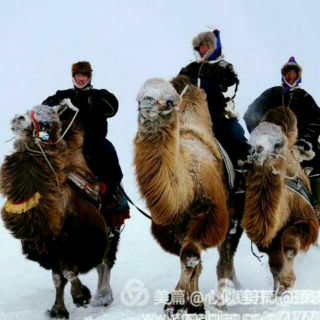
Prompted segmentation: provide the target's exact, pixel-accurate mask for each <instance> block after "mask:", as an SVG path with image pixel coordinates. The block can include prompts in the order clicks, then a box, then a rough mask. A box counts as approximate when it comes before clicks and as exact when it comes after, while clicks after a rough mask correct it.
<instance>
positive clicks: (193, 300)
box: [188, 261, 205, 314]
mask: <svg viewBox="0 0 320 320" xmlns="http://www.w3.org/2000/svg"><path fill="white" fill-rule="evenodd" d="M201 271H202V263H201V261H200V262H199V264H197V265H196V267H195V268H194V270H193V274H192V276H191V280H190V291H191V293H193V296H191V297H190V305H189V307H188V313H189V314H194V313H196V314H204V313H205V309H204V304H203V296H202V295H201V294H200V291H199V276H200V274H201ZM198 292H199V294H197V293H198Z"/></svg>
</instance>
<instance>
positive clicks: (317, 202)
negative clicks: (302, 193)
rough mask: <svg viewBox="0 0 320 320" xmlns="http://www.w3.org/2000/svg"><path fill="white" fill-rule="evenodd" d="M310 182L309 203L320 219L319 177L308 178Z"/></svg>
mask: <svg viewBox="0 0 320 320" xmlns="http://www.w3.org/2000/svg"><path fill="white" fill-rule="evenodd" d="M310 183H311V204H312V206H313V209H314V212H315V214H316V215H317V218H318V220H319V221H320V177H315V178H311V179H310Z"/></svg>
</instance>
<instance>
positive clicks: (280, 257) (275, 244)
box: [258, 233, 285, 294]
mask: <svg viewBox="0 0 320 320" xmlns="http://www.w3.org/2000/svg"><path fill="white" fill-rule="evenodd" d="M281 236H282V233H280V234H278V235H277V236H276V237H275V238H274V239H273V240H272V242H271V243H270V245H269V247H268V248H267V249H266V248H264V247H260V246H258V249H259V251H261V252H265V253H267V254H268V256H269V267H270V271H271V273H272V276H273V290H274V293H275V294H276V293H277V292H278V291H279V290H280V281H279V275H280V274H281V272H282V270H283V268H284V264H285V256H284V254H283V251H282V245H281ZM281 290H282V289H281Z"/></svg>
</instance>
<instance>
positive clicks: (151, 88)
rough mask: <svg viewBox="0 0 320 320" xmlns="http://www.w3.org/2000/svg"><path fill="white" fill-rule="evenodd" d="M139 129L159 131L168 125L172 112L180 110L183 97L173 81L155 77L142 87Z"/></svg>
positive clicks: (139, 99) (139, 101)
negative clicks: (173, 84)
mask: <svg viewBox="0 0 320 320" xmlns="http://www.w3.org/2000/svg"><path fill="white" fill-rule="evenodd" d="M137 101H138V103H139V109H138V111H139V118H138V120H139V131H140V132H141V131H148V132H149V133H151V132H154V133H156V132H158V131H159V130H161V129H162V128H163V127H166V126H168V124H169V123H170V121H171V118H172V114H173V113H174V112H177V111H178V110H179V104H180V102H181V98H180V96H179V94H178V93H177V91H176V90H175V89H174V87H173V86H172V84H171V83H169V82H167V81H165V80H163V79H160V78H153V79H149V80H147V81H146V82H145V83H144V84H143V86H142V88H141V89H140V91H139V93H138V96H137Z"/></svg>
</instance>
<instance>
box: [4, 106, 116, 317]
mask: <svg viewBox="0 0 320 320" xmlns="http://www.w3.org/2000/svg"><path fill="white" fill-rule="evenodd" d="M65 103H66V104H67V105H69V106H70V107H72V108H73V106H72V105H71V103H70V101H65ZM59 109H60V106H58V107H48V106H36V107H34V108H33V110H32V111H31V112H28V113H26V114H23V115H16V116H15V118H14V119H13V120H12V126H11V129H12V131H13V133H14V134H15V137H16V139H15V143H14V148H15V151H14V152H13V153H12V154H11V155H8V156H6V157H5V159H4V162H3V164H2V166H1V180H0V187H1V193H2V195H3V196H4V197H6V198H7V201H6V203H5V205H4V206H3V208H2V212H1V214H2V219H3V221H4V224H5V227H6V228H7V229H8V230H10V231H11V233H12V235H13V236H14V237H15V238H17V239H20V240H21V243H22V249H23V253H24V254H25V255H26V257H27V258H28V259H30V260H33V261H36V262H38V263H39V264H40V265H41V266H42V267H44V268H45V269H48V270H52V278H53V283H54V286H55V288H56V300H55V302H54V305H53V306H52V308H51V310H50V311H49V312H48V314H49V316H50V317H52V318H68V316H69V313H68V311H67V309H66V307H65V304H64V296H63V295H64V288H65V286H66V284H67V282H68V281H70V282H71V295H72V297H73V301H74V303H76V304H77V305H78V306H83V305H86V304H87V303H88V302H89V301H90V298H91V294H90V291H89V289H88V288H87V287H86V286H84V285H83V284H82V283H81V282H80V280H79V278H78V274H83V273H86V272H88V271H89V270H91V269H92V268H94V267H96V268H97V270H98V274H99V280H98V281H99V282H98V288H97V292H96V294H95V296H94V298H93V301H92V304H93V305H94V306H106V305H109V304H110V303H111V302H112V301H113V297H112V291H111V288H110V283H109V281H110V269H111V267H112V266H113V264H114V261H115V253H116V248H117V243H118V240H119V236H118V235H114V236H113V237H112V238H111V237H110V241H109V239H108V238H109V233H110V229H109V228H107V226H106V223H105V220H104V217H103V216H102V214H101V213H100V212H99V211H98V209H97V208H96V206H95V205H93V204H92V203H91V202H90V201H88V199H86V198H84V197H83V195H81V194H80V193H79V192H78V191H76V190H75V189H74V188H73V187H71V186H70V184H69V183H68V182H67V176H68V174H69V173H70V172H78V173H81V174H82V175H83V176H85V177H87V178H89V179H91V180H93V178H92V174H91V172H90V170H89V169H88V167H87V164H86V161H85V159H84V157H83V155H82V151H81V150H82V143H83V132H82V131H81V130H79V129H77V126H76V122H75V123H74V125H73V126H72V127H71V129H70V130H69V131H68V134H67V135H66V136H65V139H60V138H61V136H60V134H61V122H60V120H59V117H58V110H59Z"/></svg>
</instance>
